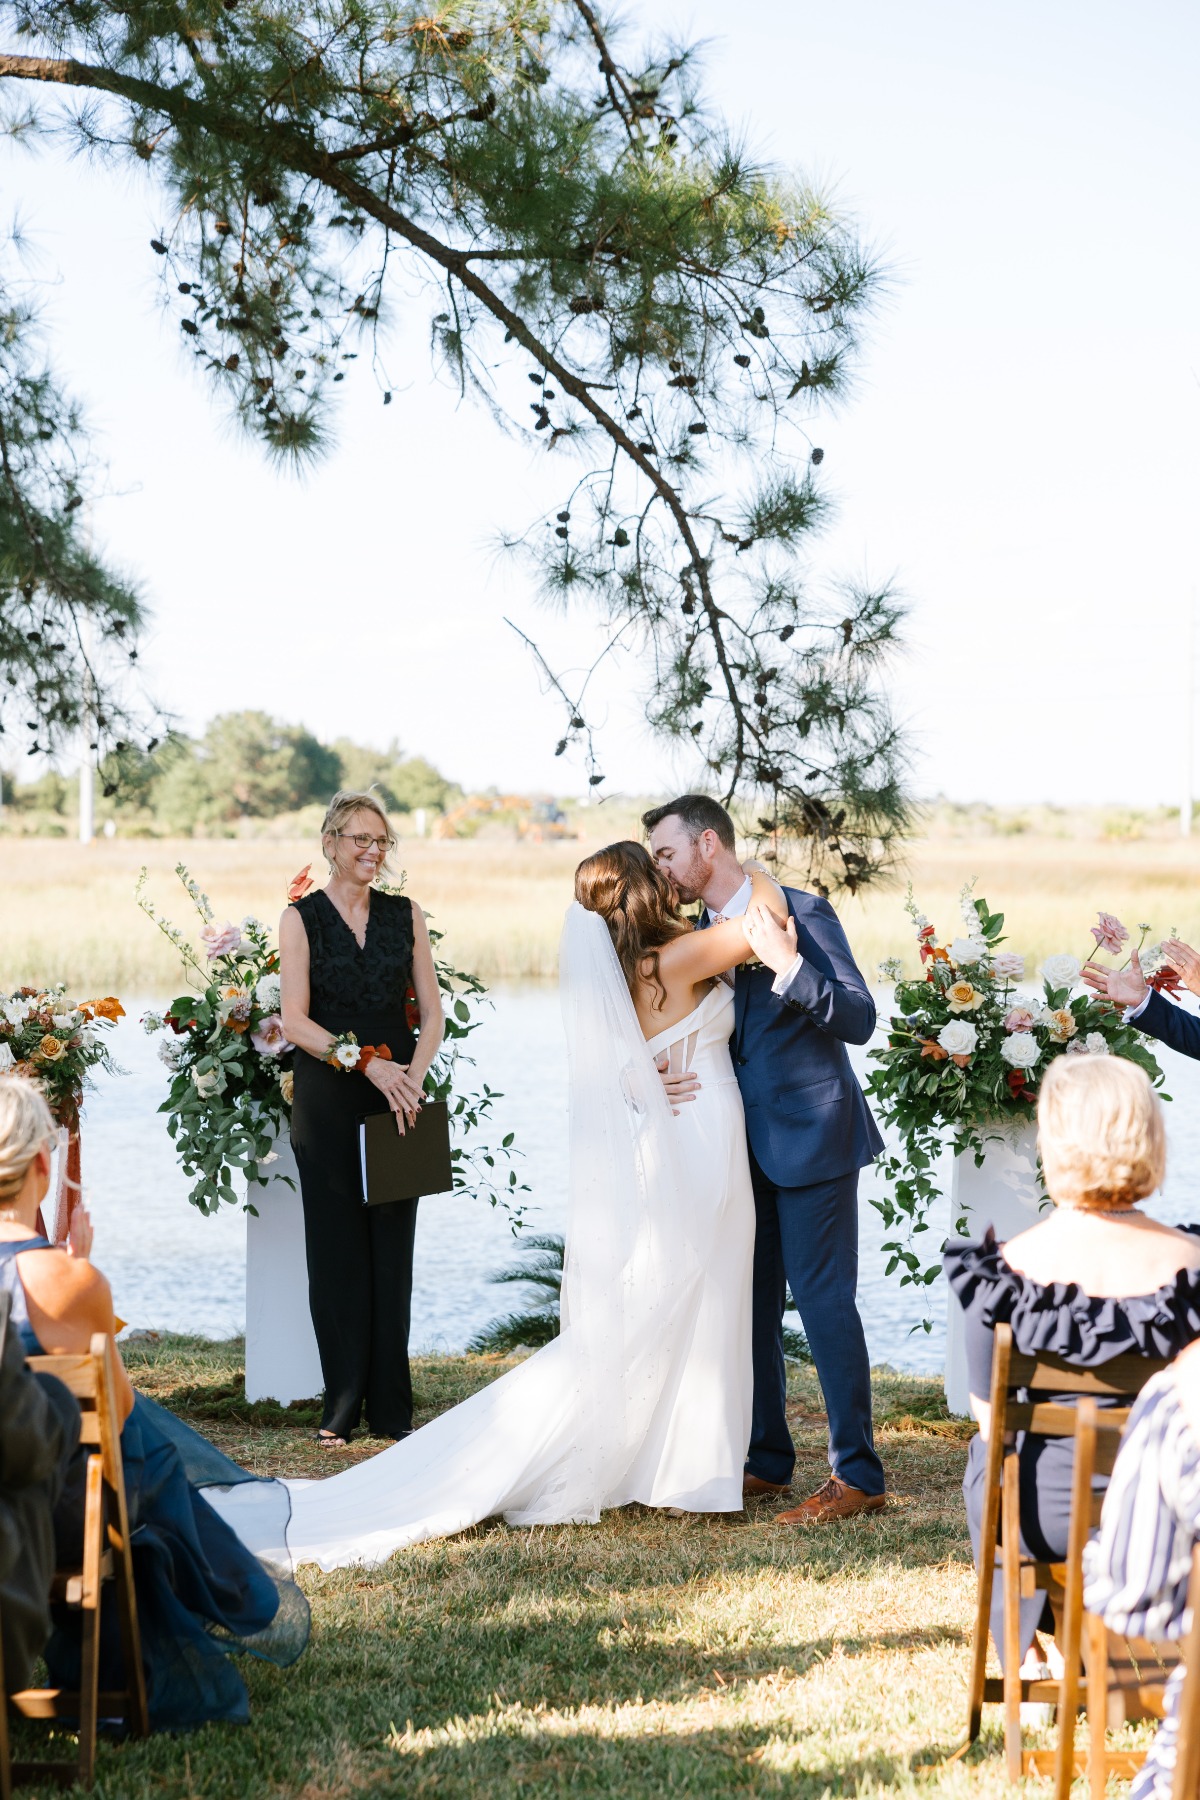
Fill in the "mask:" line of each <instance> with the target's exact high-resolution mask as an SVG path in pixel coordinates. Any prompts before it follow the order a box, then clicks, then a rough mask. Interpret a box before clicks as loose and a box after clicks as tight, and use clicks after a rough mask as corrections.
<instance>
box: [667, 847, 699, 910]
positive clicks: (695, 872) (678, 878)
mask: <svg viewBox="0 0 1200 1800" xmlns="http://www.w3.org/2000/svg"><path fill="white" fill-rule="evenodd" d="M699 862H700V859H699V857H698V856H696V854H695V852H694V851H693V853H692V860H691V862H690V863H689V864H688V865H687V867H686V868H685V869H680V870H678V871H676V870H674V869H673V870H672V871H671V883H672V885H673V887H674V889H675V892H676V893H677V894H678V895H679V902H680V905H681V906H693V905H695V903H696V901H697V900H699V898H700V896H701V895H702V894H703V892H704V889H705V888H706V887H707V885H708V878H707V871H706V870H705V869H704V867H703V866H702V865H701V866H699V867H698V866H697V865H698V864H699Z"/></svg>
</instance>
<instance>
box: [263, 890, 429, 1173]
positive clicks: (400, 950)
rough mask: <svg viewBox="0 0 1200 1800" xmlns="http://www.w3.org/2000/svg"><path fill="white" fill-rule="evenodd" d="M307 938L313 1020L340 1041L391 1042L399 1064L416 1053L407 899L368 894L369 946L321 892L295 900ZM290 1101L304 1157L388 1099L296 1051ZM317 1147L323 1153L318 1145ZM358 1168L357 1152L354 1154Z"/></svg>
mask: <svg viewBox="0 0 1200 1800" xmlns="http://www.w3.org/2000/svg"><path fill="white" fill-rule="evenodd" d="M296 911H297V912H298V913H299V914H300V917H301V920H302V921H303V924H304V930H305V935H306V936H307V938H308V964H309V973H308V985H309V1003H308V1016H309V1018H310V1019H312V1020H314V1022H315V1023H316V1024H318V1025H323V1026H324V1027H325V1029H326V1030H327V1031H332V1032H333V1033H334V1034H335V1035H338V1034H340V1033H341V1032H343V1031H352V1032H353V1033H354V1035H355V1037H356V1038H357V1039H358V1041H359V1043H360V1044H386V1045H387V1047H388V1049H389V1050H390V1051H391V1053H392V1056H393V1058H394V1060H395V1061H396V1062H400V1063H406V1062H408V1061H409V1060H410V1059H411V1057H412V1053H413V1050H414V1049H415V1048H416V1038H415V1037H414V1036H413V1033H412V1030H411V1028H410V1027H409V1024H408V1021H407V1018H406V1016H405V996H406V994H407V992H408V989H409V986H410V984H411V982H412V970H413V911H412V901H411V900H410V899H409V898H408V896H407V895H405V894H381V893H379V892H378V891H377V890H372V893H371V909H370V912H369V914H368V916H367V929H366V935H365V942H364V943H363V945H362V946H361V948H360V946H359V943H358V939H357V938H356V937H355V935H354V933H353V931H351V929H350V927H349V925H347V923H346V921H345V919H343V917H342V915H341V913H340V912H339V911H338V910H337V907H336V906H335V905H334V904H333V901H332V900H331V899H330V898H329V896H328V895H327V894H326V893H325V891H324V889H323V888H317V889H315V890H314V892H313V893H311V894H306V895H305V896H304V898H303V900H298V901H297V902H296ZM294 1067H295V1089H294V1093H293V1097H292V1144H293V1147H294V1149H295V1150H296V1153H297V1157H298V1159H299V1160H300V1162H301V1173H302V1174H303V1172H304V1171H303V1163H304V1159H305V1157H306V1155H310V1154H314V1153H315V1154H320V1153H321V1150H323V1149H325V1148H329V1146H326V1145H320V1140H322V1139H324V1138H328V1136H329V1134H330V1133H331V1132H332V1133H335V1134H336V1133H338V1132H339V1130H347V1129H350V1130H352V1129H353V1128H354V1127H355V1125H356V1123H357V1121H358V1120H359V1119H361V1118H362V1117H363V1116H364V1115H365V1114H367V1113H376V1112H386V1111H387V1110H388V1104H387V1101H386V1100H385V1099H384V1097H383V1095H382V1094H381V1093H380V1092H379V1089H378V1088H377V1087H375V1086H374V1085H373V1084H372V1083H371V1082H370V1081H368V1080H367V1078H366V1076H365V1075H359V1074H357V1073H356V1072H354V1071H351V1072H350V1073H348V1074H347V1073H344V1072H342V1071H341V1070H338V1069H333V1068H331V1067H330V1066H329V1064H328V1063H324V1062H320V1061H319V1060H318V1059H317V1058H316V1057H315V1056H310V1055H309V1054H308V1053H307V1052H306V1051H304V1050H297V1052H296V1060H295V1065H294ZM319 1145H320V1149H319V1148H318V1146H319ZM353 1155H354V1164H355V1168H357V1148H356V1147H354V1149H353Z"/></svg>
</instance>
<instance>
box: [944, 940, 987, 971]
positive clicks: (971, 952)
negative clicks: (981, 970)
mask: <svg viewBox="0 0 1200 1800" xmlns="http://www.w3.org/2000/svg"><path fill="white" fill-rule="evenodd" d="M987 953H988V947H987V945H986V944H985V943H984V941H983V939H982V938H975V937H969V938H955V940H954V942H953V943H952V944H951V946H950V961H951V962H952V963H953V964H954V966H955V968H956V969H969V968H970V967H971V965H972V964H973V963H979V962H982V961H983V960H984V958H985V957H986V956H987Z"/></svg>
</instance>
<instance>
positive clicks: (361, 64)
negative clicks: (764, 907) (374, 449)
mask: <svg viewBox="0 0 1200 1800" xmlns="http://www.w3.org/2000/svg"><path fill="white" fill-rule="evenodd" d="M0 24H7V26H8V30H9V34H10V42H9V45H8V46H7V47H6V48H5V49H4V50H2V51H0V77H8V78H10V81H11V84H12V87H13V89H14V90H16V88H17V84H23V86H22V88H21V90H20V91H21V92H22V95H23V97H22V100H21V101H20V103H19V105H20V108H21V110H20V112H19V115H18V122H19V124H20V126H21V128H22V131H23V132H24V133H26V134H32V133H33V132H34V131H35V130H54V129H63V128H65V129H66V130H68V131H69V132H70V133H71V134H72V135H73V139H74V141H75V142H76V143H77V144H78V143H82V144H84V145H86V146H89V147H92V148H95V149H102V150H103V152H104V154H105V155H106V156H107V157H109V158H110V159H111V160H112V162H113V163H114V165H115V167H116V168H117V169H118V170H120V169H122V168H131V167H138V166H143V165H148V166H149V168H150V170H151V172H152V173H153V174H155V175H156V176H157V180H158V192H159V195H160V199H161V206H162V209H163V210H162V219H163V223H162V225H161V228H160V230H159V232H158V234H157V235H156V236H155V237H154V238H153V239H152V240H151V242H150V246H149V250H150V254H151V256H152V257H153V258H154V259H155V261H156V264H157V267H158V270H159V272H160V274H161V276H162V278H163V280H164V283H165V288H166V292H167V293H168V295H169V301H170V308H171V312H172V314H173V316H174V318H175V321H176V324H177V328H178V331H179V334H180V342H181V344H182V345H183V347H184V348H185V349H186V350H187V351H188V352H189V353H190V354H191V355H192V356H193V357H194V358H195V361H196V366H197V368H198V369H199V370H200V371H202V373H203V374H204V376H205V378H206V379H207V380H208V381H209V382H211V384H212V386H213V389H214V392H215V393H216V394H217V395H218V396H219V398H220V400H221V401H222V403H223V404H224V405H225V406H227V407H228V409H229V411H230V412H231V414H232V415H233V417H234V418H235V419H236V420H237V421H239V423H240V424H241V426H242V427H243V428H244V429H246V430H247V431H248V432H250V433H251V434H253V435H255V436H256V437H257V438H258V439H259V440H260V441H261V442H262V443H263V444H264V445H265V446H266V448H267V449H268V450H269V451H270V452H271V453H273V454H275V455H278V456H281V457H285V458H293V459H294V458H302V457H310V456H313V455H315V454H317V453H318V452H319V451H320V450H321V448H322V447H323V445H324V443H325V442H326V440H327V437H328V432H329V414H330V405H331V402H332V400H333V399H334V396H335V391H336V387H337V384H339V383H341V382H342V381H343V380H344V379H345V378H346V377H347V375H350V374H352V373H353V372H354V371H355V367H356V364H359V363H360V359H364V360H366V361H367V362H368V363H369V365H370V367H371V369H372V371H373V374H374V378H375V380H376V382H377V384H378V387H379V389H380V396H381V400H382V402H383V404H385V405H386V404H390V403H391V401H392V399H393V391H392V386H391V383H390V380H389V378H388V375H387V372H386V361H385V358H386V324H387V319H388V316H389V313H390V312H391V310H392V309H398V308H400V307H411V306H412V305H413V304H414V300H413V295H414V292H417V291H419V290H420V289H421V287H422V285H423V286H424V293H425V300H424V302H423V304H424V305H425V307H426V309H427V314H428V317H429V321H430V333H431V340H432V345H433V351H434V356H435V359H436V361H437V362H438V364H439V366H440V367H441V369H442V370H443V371H444V372H445V374H446V375H447V376H448V378H449V380H450V381H451V382H452V383H453V384H454V386H455V387H457V388H458V389H459V390H460V391H466V390H467V389H470V390H472V391H473V392H474V393H475V394H477V395H478V396H479V397H480V398H482V400H483V401H484V403H485V404H486V405H488V406H489V407H490V408H491V410H492V411H493V413H494V415H495V416H496V417H497V418H498V419H499V420H500V421H501V423H502V424H503V425H504V427H505V428H506V429H508V430H509V431H511V432H513V433H515V434H517V435H518V436H519V437H524V436H525V435H526V434H528V436H529V439H530V441H531V442H540V443H541V444H543V445H544V446H545V451H546V454H547V456H553V458H554V465H553V468H554V469H557V470H558V471H559V473H558V478H557V479H558V499H557V500H556V502H555V503H553V504H552V505H550V506H549V507H548V508H547V509H546V512H545V514H544V515H543V516H542V517H540V518H539V519H537V520H536V521H534V522H533V523H532V524H530V525H528V526H527V527H526V528H519V527H515V528H514V529H513V530H512V532H511V534H510V539H511V542H512V543H513V545H514V546H517V547H519V548H520V550H521V551H522V552H524V553H525V554H526V555H527V556H528V557H529V558H530V559H531V560H532V562H533V564H534V566H535V568H536V570H537V573H538V576H539V578H540V581H541V584H542V586H543V588H544V591H545V593H546V595H547V596H548V597H549V598H550V599H551V600H553V601H554V602H555V603H557V604H561V605H563V606H568V605H569V606H575V605H579V604H582V605H584V606H586V607H587V608H588V611H589V614H590V616H591V617H592V618H598V619H599V620H600V621H601V623H602V625H603V626H604V627H605V629H606V632H607V639H606V641H607V643H608V646H609V648H610V649H615V648H617V647H619V649H620V651H621V652H622V653H624V652H629V651H632V652H634V653H635V654H636V655H637V657H638V659H639V666H640V667H641V668H643V669H644V670H646V671H647V672H648V673H647V680H648V686H649V692H648V695H647V711H648V716H649V717H650V719H651V721H652V722H653V724H654V725H655V726H656V727H657V729H658V730H659V731H660V732H661V733H663V734H665V735H666V736H667V737H668V738H671V739H675V740H677V741H678V742H680V743H681V744H683V745H692V746H694V747H695V750H696V752H697V755H698V758H699V760H700V762H701V764H702V766H703V768H704V770H705V771H706V779H707V780H708V782H709V783H710V785H713V786H715V787H718V788H720V789H721V790H722V791H724V792H725V793H726V794H727V795H731V794H733V793H735V792H737V793H740V794H741V795H742V797H743V798H746V799H748V800H752V801H753V802H754V803H755V808H756V814H757V816H758V817H759V819H760V830H761V832H762V833H763V834H764V835H765V836H767V837H769V838H770V839H771V848H772V853H773V854H780V855H783V856H787V857H793V858H794V859H796V860H799V861H801V862H803V863H805V864H806V865H807V867H808V871H809V874H810V877H811V878H812V879H814V880H817V879H820V878H821V877H822V875H827V876H828V878H829V879H830V880H832V881H835V882H838V883H841V884H843V885H845V886H846V887H848V888H850V889H855V888H857V887H859V886H860V885H861V884H862V883H863V882H864V881H866V880H867V879H868V878H869V877H870V876H871V875H872V874H873V873H874V872H875V871H876V870H877V869H878V868H879V867H880V866H882V865H884V864H886V863H887V861H888V858H889V854H890V851H891V848H892V846H893V844H894V841H895V839H896V837H897V835H898V834H899V833H900V832H901V831H902V830H903V828H904V826H905V823H906V820H907V805H906V800H905V795H904V790H903V762H904V758H903V746H902V742H901V738H900V735H899V733H898V731H897V728H896V726H895V725H894V723H893V721H892V719H891V717H890V714H889V710H888V706H887V701H886V697H885V694H884V692H883V690H882V687H881V685H880V681H879V671H880V664H881V661H882V659H883V658H884V657H885V656H886V655H887V653H888V651H889V649H890V648H891V646H892V644H893V642H894V639H895V636H896V632H897V628H898V625H899V623H900V619H901V608H900V606H899V604H898V602H897V600H896V598H895V596H894V595H893V594H892V593H891V592H890V591H889V590H888V589H887V588H886V587H874V586H871V585H869V584H853V583H852V584H847V585H842V586H833V587H826V588H825V589H824V590H822V589H821V588H820V586H819V585H818V584H816V583H814V582H813V580H812V578H811V572H810V569H809V566H808V561H807V555H806V550H807V545H808V544H809V542H810V541H811V539H812V537H813V534H814V533H815V532H816V531H817V530H818V528H819V527H820V526H821V524H822V522H823V521H824V520H825V518H826V517H827V515H828V511H829V501H828V498H827V496H826V495H825V493H824V492H823V490H822V487H821V483H820V475H819V473H818V470H819V466H820V464H821V462H822V460H823V457H824V450H823V448H822V446H821V445H820V443H819V442H818V441H816V439H815V433H816V431H817V429H818V423H817V422H818V420H819V418H820V416H821V410H822V408H828V407H830V406H831V405H834V404H836V403H837V402H839V401H840V400H842V399H843V398H844V397H845V395H846V393H847V392H848V389H849V385H850V381H851V377H852V372H853V367H854V362H855V356H856V352H857V350H858V346H859V340H860V335H861V332H862V328H863V325H864V323H865V321H866V320H867V319H868V317H869V315H870V312H871V309H872V307H873V305H874V304H875V302H876V300H877V298H878V296H879V294H880V291H881V288H882V284H883V276H882V271H881V268H880V265H879V263H878V261H877V259H876V258H875V257H874V256H873V254H872V253H871V252H870V250H869V249H868V248H867V247H866V246H865V245H864V244H863V243H862V241H861V240H860V238H859V236H858V234H857V232H856V230H855V228H854V226H853V225H852V223H851V222H850V221H849V220H848V219H846V218H844V217H842V216H840V215H839V213H837V212H836V211H835V210H834V209H833V207H832V206H831V205H830V203H829V202H828V200H827V199H826V198H825V197H823V196H822V195H821V194H820V193H819V192H818V191H816V190H815V189H814V188H813V187H811V186H810V185H808V184H807V183H805V182H804V181H803V180H800V179H796V178H792V177H787V176H783V175H780V174H778V173H776V172H774V171H772V170H770V169H769V168H768V167H767V166H766V165H765V164H763V163H762V162H761V161H759V160H758V159H756V157H755V156H754V155H753V154H752V153H751V151H750V150H749V149H748V148H747V147H746V146H744V145H743V144H741V143H740V142H739V141H738V140H737V139H736V137H735V135H734V134H733V133H732V132H731V130H730V129H729V127H728V126H727V125H726V124H725V123H724V121H723V120H722V119H721V118H720V117H719V116H717V115H716V114H714V113H712V112H710V111H709V110H707V109H706V107H705V106H704V104H703V103H702V101H701V98H700V94H699V89H698V85H697V68H696V62H697V58H696V51H695V47H694V46H692V45H689V44H687V43H683V42H680V43H656V42H651V41H649V40H648V39H647V38H645V37H642V36H638V37H635V36H632V35H630V34H629V33H623V32H620V31H618V30H617V29H616V27H615V25H614V23H613V21H612V20H611V19H610V18H608V17H606V16H602V15H601V14H599V13H598V12H597V11H596V10H595V9H594V8H593V6H592V5H591V4H590V3H589V0H444V3H443V4H441V5H440V6H439V7H438V8H437V9H436V10H435V11H434V12H430V11H428V10H427V9H425V8H424V7H422V6H420V5H418V4H416V3H415V0H355V4H353V5H347V4H344V3H343V0H239V3H237V4H232V5H231V4H229V0H187V3H186V5H184V6H183V8H182V9H181V8H180V7H179V6H178V5H173V4H172V5H165V4H147V5H139V6H137V7H130V6H128V5H127V4H126V3H125V0H0ZM47 84H49V85H50V86H52V87H54V88H57V89H58V90H59V91H60V93H62V94H66V93H67V92H74V93H78V94H81V95H83V96H85V98H84V99H83V101H82V102H81V103H80V104H79V106H78V108H77V110H75V111H74V112H72V113H63V114H57V113H55V112H53V110H51V111H50V112H47V113H43V114H40V115H39V114H38V112H37V109H36V102H35V101H34V100H32V99H30V98H29V97H28V96H30V95H33V94H34V93H35V92H36V91H37V89H38V88H39V87H44V86H46V85H47ZM523 376H527V377H528V384H526V383H525V382H524V381H523V380H522V377H523ZM534 648H535V653H536V646H535V647H534ZM543 667H544V668H545V666H544V665H543ZM545 674H546V676H547V678H548V680H549V682H550V684H551V685H552V686H553V688H554V690H555V691H556V693H557V694H558V696H559V698H560V700H561V701H562V702H563V703H564V706H565V713H564V725H563V729H562V736H561V738H560V741H559V746H558V747H559V749H560V750H561V751H563V752H565V751H566V750H567V749H568V747H569V746H571V745H572V744H575V745H576V746H579V747H581V748H582V749H583V750H584V751H585V752H586V754H587V756H588V758H589V769H590V775H589V779H590V780H591V781H592V782H593V783H594V784H596V785H599V784H600V783H601V782H602V780H603V775H602V772H601V770H600V768H599V766H598V764H597V761H596V758H595V752H594V748H593V745H592V739H591V731H590V724H589V718H588V712H587V707H586V696H585V692H584V691H583V690H581V689H578V688H573V689H570V690H569V689H568V687H567V686H566V685H564V682H563V681H562V680H560V679H559V678H558V677H556V676H555V675H554V674H553V671H551V670H549V669H548V668H545ZM584 687H585V688H586V682H585V684H584Z"/></svg>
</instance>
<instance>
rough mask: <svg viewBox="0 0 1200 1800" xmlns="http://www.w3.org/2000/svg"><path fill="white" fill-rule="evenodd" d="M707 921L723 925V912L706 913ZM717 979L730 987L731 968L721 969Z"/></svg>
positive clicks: (731, 983) (731, 984)
mask: <svg viewBox="0 0 1200 1800" xmlns="http://www.w3.org/2000/svg"><path fill="white" fill-rule="evenodd" d="M708 922H709V924H710V925H724V923H725V914H724V913H722V912H710V913H709V915H708ZM717 980H718V981H723V982H724V983H725V986H726V987H730V988H731V987H732V986H733V970H732V969H722V971H721V973H720V974H719V975H718V976H717Z"/></svg>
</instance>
